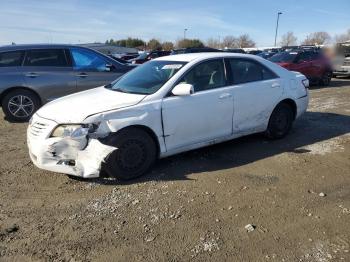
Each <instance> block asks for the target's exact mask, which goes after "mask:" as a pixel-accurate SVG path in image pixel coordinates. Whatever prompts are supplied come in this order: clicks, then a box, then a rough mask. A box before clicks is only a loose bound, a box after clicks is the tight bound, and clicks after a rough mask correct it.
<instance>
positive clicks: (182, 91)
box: [171, 83, 194, 96]
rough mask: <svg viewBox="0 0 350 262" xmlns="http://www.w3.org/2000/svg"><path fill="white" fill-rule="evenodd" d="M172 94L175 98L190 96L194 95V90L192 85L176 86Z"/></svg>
mask: <svg viewBox="0 0 350 262" xmlns="http://www.w3.org/2000/svg"><path fill="white" fill-rule="evenodd" d="M171 92H172V94H173V95H175V96H189V95H192V94H193V93H194V88H193V85H191V84H184V83H182V84H178V85H177V86H175V87H174V88H173V91H171Z"/></svg>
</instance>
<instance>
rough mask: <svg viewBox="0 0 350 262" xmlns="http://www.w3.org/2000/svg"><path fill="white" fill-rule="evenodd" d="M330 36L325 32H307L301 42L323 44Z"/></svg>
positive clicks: (304, 43)
mask: <svg viewBox="0 0 350 262" xmlns="http://www.w3.org/2000/svg"><path fill="white" fill-rule="evenodd" d="M330 40H331V36H330V35H329V34H328V33H327V32H314V33H311V34H308V35H307V36H306V38H305V40H304V41H303V42H302V44H303V45H323V44H327V43H329V42H330Z"/></svg>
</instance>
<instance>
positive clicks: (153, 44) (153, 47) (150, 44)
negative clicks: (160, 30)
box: [147, 38, 162, 50]
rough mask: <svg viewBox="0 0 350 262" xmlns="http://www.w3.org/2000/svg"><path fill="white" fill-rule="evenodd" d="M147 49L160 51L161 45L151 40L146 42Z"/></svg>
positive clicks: (153, 39) (155, 40)
mask: <svg viewBox="0 0 350 262" xmlns="http://www.w3.org/2000/svg"><path fill="white" fill-rule="evenodd" d="M147 48H148V49H149V50H161V49H162V44H161V43H160V42H159V41H158V40H157V39H155V38H152V39H151V40H149V41H148V43H147Z"/></svg>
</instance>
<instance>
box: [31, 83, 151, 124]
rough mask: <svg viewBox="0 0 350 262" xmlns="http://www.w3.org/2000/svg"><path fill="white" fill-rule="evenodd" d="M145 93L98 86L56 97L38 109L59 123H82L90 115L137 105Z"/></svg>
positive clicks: (46, 116) (43, 115) (47, 117)
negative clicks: (140, 93) (122, 91)
mask: <svg viewBox="0 0 350 262" xmlns="http://www.w3.org/2000/svg"><path fill="white" fill-rule="evenodd" d="M143 98H145V95H138V94H127V93H121V92H118V91H114V90H111V89H107V88H105V87H98V88H94V89H91V90H87V91H83V92H80V93H76V94H73V95H68V96H65V97H62V98H59V99H56V100H54V101H52V102H50V103H48V104H46V105H45V106H43V107H42V108H40V109H39V110H38V111H37V114H38V115H39V116H41V117H43V118H46V119H51V120H54V121H55V122H57V123H61V124H62V123H81V122H82V121H83V120H84V119H85V118H87V117H88V116H91V115H94V114H98V113H101V112H104V111H110V110H115V109H119V108H123V107H128V106H132V105H136V104H137V103H139V102H140V101H142V99H143Z"/></svg>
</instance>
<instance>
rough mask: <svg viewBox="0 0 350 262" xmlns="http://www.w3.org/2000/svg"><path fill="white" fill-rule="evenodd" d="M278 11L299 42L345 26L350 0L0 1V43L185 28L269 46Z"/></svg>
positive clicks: (148, 34)
mask: <svg viewBox="0 0 350 262" xmlns="http://www.w3.org/2000/svg"><path fill="white" fill-rule="evenodd" d="M279 11H281V12H283V14H282V15H281V17H280V23H279V31H278V34H279V36H281V35H283V34H284V33H286V32H288V31H293V32H294V34H295V35H296V36H297V38H298V41H301V40H303V39H304V38H305V37H306V35H307V34H308V33H311V32H315V31H327V32H329V33H330V34H331V35H332V36H334V35H335V34H341V33H344V32H345V31H346V30H347V29H349V28H350V0H333V1H329V0H317V1H316V0H307V1H306V0H304V1H302V0H299V1H297V0H294V1H293V0H245V1H244V0H243V1H242V0H240V1H238V0H210V1H209V0H192V1H191V0H187V1H186V0H173V1H166V0H162V1H160V0H146V1H145V0H129V1H125V0H119V1H118V0H46V1H44V0H0V45H5V44H11V43H12V42H15V43H17V44H23V43H71V44H78V43H91V42H105V41H106V40H107V39H111V38H113V39H121V38H126V37H129V36H130V37H138V38H142V39H144V40H149V39H151V38H157V39H159V40H161V41H175V40H177V39H181V38H183V34H184V29H185V28H187V29H188V31H187V33H186V37H187V38H199V39H201V40H203V41H206V40H207V39H209V38H216V39H223V37H225V36H226V35H234V36H238V35H241V34H249V35H250V36H251V38H252V39H253V40H254V41H255V42H256V43H257V45H258V46H272V45H273V42H274V35H275V26H276V17H277V12H279ZM278 39H280V37H279V38H278Z"/></svg>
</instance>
